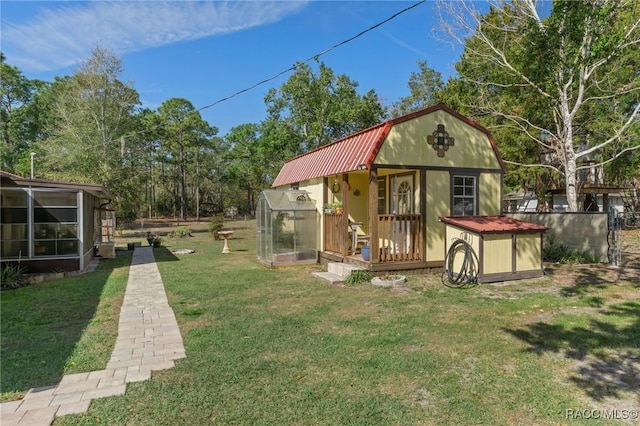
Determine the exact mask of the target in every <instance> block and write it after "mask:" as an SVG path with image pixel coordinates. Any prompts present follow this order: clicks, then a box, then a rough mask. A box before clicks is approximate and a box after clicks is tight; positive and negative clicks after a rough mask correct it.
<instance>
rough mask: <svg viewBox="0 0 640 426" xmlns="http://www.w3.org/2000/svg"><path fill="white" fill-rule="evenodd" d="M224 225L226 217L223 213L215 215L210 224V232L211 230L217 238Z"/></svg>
mask: <svg viewBox="0 0 640 426" xmlns="http://www.w3.org/2000/svg"><path fill="white" fill-rule="evenodd" d="M223 226H224V217H223V216H222V215H220V216H214V217H213V220H212V221H211V223H210V224H209V232H211V233H212V234H213V236H214V237H215V238H216V239H217V238H218V232H220V231H222V228H223Z"/></svg>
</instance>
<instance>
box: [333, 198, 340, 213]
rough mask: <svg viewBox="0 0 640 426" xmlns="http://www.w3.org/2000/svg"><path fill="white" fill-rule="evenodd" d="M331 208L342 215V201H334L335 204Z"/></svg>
mask: <svg viewBox="0 0 640 426" xmlns="http://www.w3.org/2000/svg"><path fill="white" fill-rule="evenodd" d="M333 207H334V208H335V210H336V213H337V214H342V201H336V202H335V203H333Z"/></svg>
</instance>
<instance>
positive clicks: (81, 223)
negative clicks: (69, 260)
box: [77, 190, 84, 271]
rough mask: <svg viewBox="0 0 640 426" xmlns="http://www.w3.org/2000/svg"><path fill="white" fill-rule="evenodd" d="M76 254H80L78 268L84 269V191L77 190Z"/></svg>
mask: <svg viewBox="0 0 640 426" xmlns="http://www.w3.org/2000/svg"><path fill="white" fill-rule="evenodd" d="M77 203H78V235H77V238H78V255H79V256H80V264H79V268H80V270H81V271H84V254H83V253H84V191H82V190H79V191H78V199H77Z"/></svg>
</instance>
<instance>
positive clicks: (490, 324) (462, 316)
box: [2, 229, 640, 425]
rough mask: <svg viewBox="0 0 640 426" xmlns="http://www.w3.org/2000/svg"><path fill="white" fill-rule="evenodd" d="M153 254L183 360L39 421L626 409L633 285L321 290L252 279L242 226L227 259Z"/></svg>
mask: <svg viewBox="0 0 640 426" xmlns="http://www.w3.org/2000/svg"><path fill="white" fill-rule="evenodd" d="M165 242H166V245H167V246H168V247H163V248H158V249H155V251H154V253H155V255H156V260H157V262H158V266H159V268H160V272H161V274H162V277H163V281H164V283H165V288H166V291H167V295H168V298H169V303H170V304H171V306H172V307H173V309H174V311H175V313H176V317H177V320H178V323H179V325H180V328H181V331H182V334H183V337H184V344H185V348H186V352H187V358H186V359H182V360H179V361H178V362H177V364H176V366H175V367H174V368H173V369H170V370H165V371H161V372H156V373H154V374H153V377H152V379H151V380H149V381H146V382H141V383H131V384H129V385H128V388H127V392H126V394H125V395H123V396H119V397H110V398H105V399H100V400H95V401H93V402H92V404H91V408H90V410H89V412H87V413H86V414H81V415H72V416H65V417H61V418H58V419H56V421H55V424H57V425H66V424H70V425H75V424H96V423H103V424H110V425H120V424H132V425H134V424H135V425H174V424H193V425H202V424H370V425H379V424H398V425H406V424H412V425H413V424H434V425H439V424H554V425H555V424H573V423H575V421H573V420H571V419H568V418H567V416H566V413H567V410H587V409H593V408H598V409H619V410H623V409H635V408H637V407H638V405H640V401H639V399H638V395H637V389H638V385H639V383H638V381H639V380H640V378H639V375H638V373H637V364H638V362H639V360H640V346H639V339H640V337H639V336H640V303H639V301H638V290H639V288H640V284H639V283H638V280H636V277H635V276H623V277H622V278H621V279H619V280H617V281H616V280H612V279H611V277H610V276H609V275H606V274H604V273H603V274H604V275H599V273H598V272H597V271H598V269H594V271H596V272H593V273H586V272H585V270H583V269H580V267H579V266H570V267H558V268H554V269H553V270H552V271H551V272H552V273H553V275H552V276H551V278H545V279H542V280H536V281H531V282H517V283H508V284H501V285H483V286H478V287H473V288H469V289H465V290H454V289H449V288H446V287H444V286H443V285H442V284H440V283H439V279H438V277H437V276H430V275H416V276H409V277H408V282H407V285H406V287H403V288H399V289H384V288H379V287H374V286H372V285H364V284H363V285H354V286H337V285H328V284H326V283H324V282H322V281H319V280H316V279H315V278H313V277H311V272H312V271H313V270H319V269H320V267H295V268H286V269H278V270H269V269H266V268H264V267H263V266H260V265H259V264H258V263H257V262H256V260H255V230H254V229H245V230H236V232H235V234H234V235H233V238H232V239H231V240H230V241H229V243H230V246H231V249H232V250H233V252H232V253H229V254H222V253H221V250H222V244H223V243H222V241H214V240H213V238H211V237H210V235H209V234H207V233H194V236H193V237H191V238H183V239H165ZM177 248H192V249H195V250H196V253H195V254H191V255H180V256H175V255H173V254H171V252H170V250H173V249H177ZM601 269H602V268H601ZM588 280H590V281H588ZM25 291H29V289H25ZM9 293H11V292H8V293H6V294H9ZM5 303H6V300H5V298H4V293H3V300H2V307H3V313H2V319H3V354H4V339H5V337H4V319H5V318H4V316H5V313H4V308H5ZM98 316H99V315H98ZM100 321H101V320H100ZM114 321H115V320H114ZM105 364H106V361H105ZM612 366H617V367H618V368H612ZM2 368H3V370H4V369H5V359H4V357H3V359H2ZM98 368H104V366H102V367H98ZM3 379H4V373H3ZM596 423H603V424H606V423H608V422H607V421H605V420H601V421H599V422H596Z"/></svg>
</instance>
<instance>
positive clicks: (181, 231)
mask: <svg viewBox="0 0 640 426" xmlns="http://www.w3.org/2000/svg"><path fill="white" fill-rule="evenodd" d="M173 235H174V236H176V237H178V238H184V237H190V236H191V230H190V229H189V228H187V227H186V226H178V227H177V228H176V229H175V230H174V231H173Z"/></svg>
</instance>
